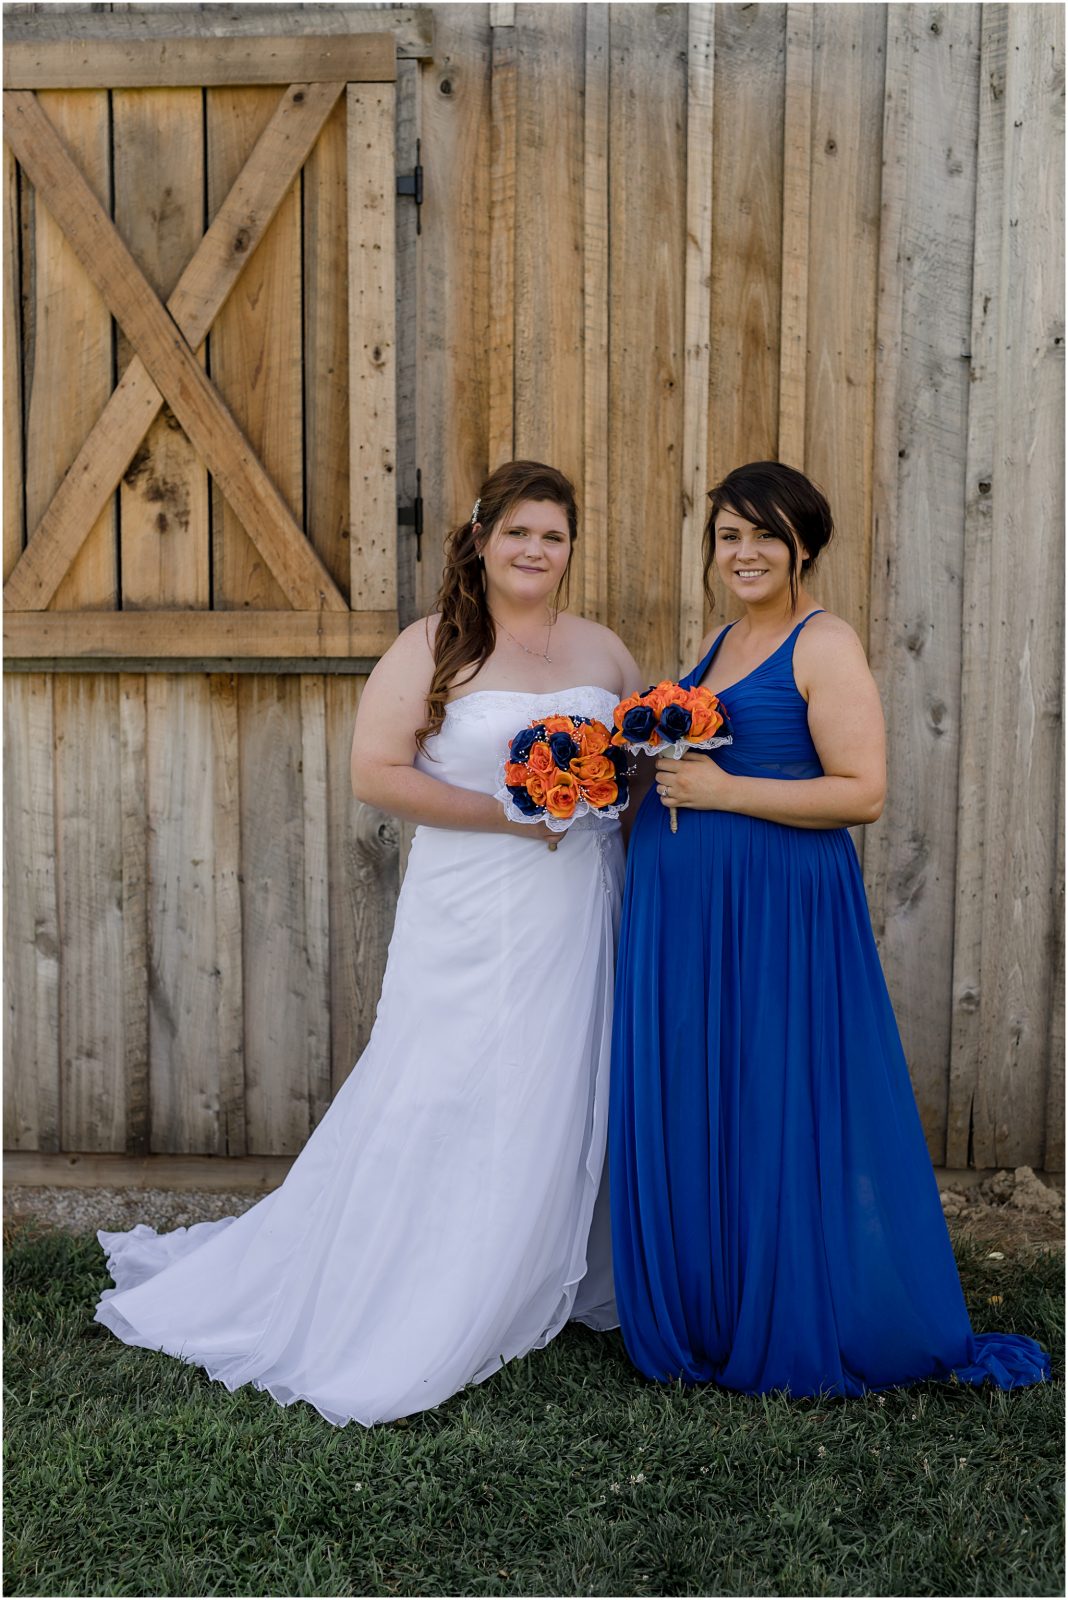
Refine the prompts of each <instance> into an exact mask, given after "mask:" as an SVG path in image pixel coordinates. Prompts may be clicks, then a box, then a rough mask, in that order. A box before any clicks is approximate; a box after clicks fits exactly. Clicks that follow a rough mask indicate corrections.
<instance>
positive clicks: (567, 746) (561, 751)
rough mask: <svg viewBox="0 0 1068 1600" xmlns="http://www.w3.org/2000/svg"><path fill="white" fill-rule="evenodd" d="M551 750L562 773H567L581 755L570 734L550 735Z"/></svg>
mask: <svg viewBox="0 0 1068 1600" xmlns="http://www.w3.org/2000/svg"><path fill="white" fill-rule="evenodd" d="M549 749H550V750H551V751H552V753H553V760H554V761H555V762H556V765H557V766H558V767H559V768H560V771H561V772H566V771H567V770H568V768H569V767H570V765H571V763H572V761H574V759H575V757H576V756H577V755H578V753H579V747H578V745H577V744H576V743H575V741H574V739H572V737H571V735H570V734H569V733H550V735H549Z"/></svg>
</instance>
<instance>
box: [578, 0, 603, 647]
mask: <svg viewBox="0 0 1068 1600" xmlns="http://www.w3.org/2000/svg"><path fill="white" fill-rule="evenodd" d="M608 62H609V49H608V7H607V6H605V5H591V6H587V7H586V93H585V123H584V129H583V137H584V151H583V164H582V171H583V183H582V247H583V248H582V257H583V296H582V355H583V372H582V378H583V394H584V397H585V398H584V400H583V419H582V439H583V443H582V482H583V495H582V508H581V509H582V521H581V524H580V537H581V539H582V544H581V546H580V550H581V556H582V592H583V600H584V605H583V610H584V612H585V614H586V616H588V617H590V618H592V619H593V620H594V621H595V622H600V623H607V621H608V548H609V537H608Z"/></svg>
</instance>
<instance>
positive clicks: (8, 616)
mask: <svg viewBox="0 0 1068 1600" xmlns="http://www.w3.org/2000/svg"><path fill="white" fill-rule="evenodd" d="M396 636H397V622H396V615H395V613H394V612H393V611H345V612H337V611H252V610H249V609H243V610H241V611H152V612H149V611H143V612H139V611H8V610H5V612H4V654H5V656H6V657H11V658H12V659H14V660H20V661H40V660H51V659H53V658H55V659H60V660H62V659H67V658H71V657H75V656H77V657H80V658H82V659H91V658H93V657H95V656H99V657H101V658H105V659H112V658H115V659H122V658H123V657H131V658H136V659H138V660H141V659H159V660H161V661H165V660H174V661H183V660H214V659H216V658H217V659H219V660H220V661H222V660H229V659H230V658H231V657H240V658H242V659H250V660H252V659H260V658H262V659H265V660H274V659H275V658H278V657H287V656H293V657H297V658H307V659H308V660H320V659H328V658H330V657H335V656H337V657H348V656H359V657H373V656H380V655H382V654H383V653H384V652H385V651H386V650H388V649H389V646H390V645H391V644H392V643H393V640H394V639H395V638H396Z"/></svg>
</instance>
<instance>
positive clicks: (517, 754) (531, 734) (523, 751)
mask: <svg viewBox="0 0 1068 1600" xmlns="http://www.w3.org/2000/svg"><path fill="white" fill-rule="evenodd" d="M542 731H543V732H544V730H542ZM537 736H538V730H537V728H523V729H522V731H521V732H519V733H517V734H516V736H515V738H514V739H513V740H512V742H511V744H510V745H509V746H508V753H509V755H510V756H511V758H512V760H513V761H525V760H526V759H527V756H529V754H530V752H531V748H532V746H533V744H534V741H535V739H536V738H537Z"/></svg>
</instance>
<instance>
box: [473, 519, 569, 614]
mask: <svg viewBox="0 0 1068 1600" xmlns="http://www.w3.org/2000/svg"><path fill="white" fill-rule="evenodd" d="M481 553H482V559H483V561H484V562H485V571H486V594H487V597H488V599H489V602H490V605H491V606H492V604H493V602H494V600H495V599H496V600H498V601H504V602H505V603H506V604H508V605H511V606H520V607H523V606H532V607H534V606H541V605H545V604H548V602H549V601H550V600H551V599H552V597H553V595H554V594H555V593H556V591H557V589H558V588H559V586H560V583H561V582H562V580H563V577H564V574H565V572H566V571H567V564H568V561H569V560H570V559H571V535H570V532H569V530H568V525H567V513H566V511H565V510H564V508H563V506H559V505H557V504H556V502H555V501H553V500H521V501H520V502H519V504H518V505H516V506H513V508H512V510H511V512H509V513H507V514H506V515H505V516H503V517H501V518H500V519H499V521H498V522H497V525H496V526H495V527H494V528H493V530H492V531H491V532H490V534H489V537H488V538H487V539H486V541H485V543H484V544H482V546H481Z"/></svg>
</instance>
